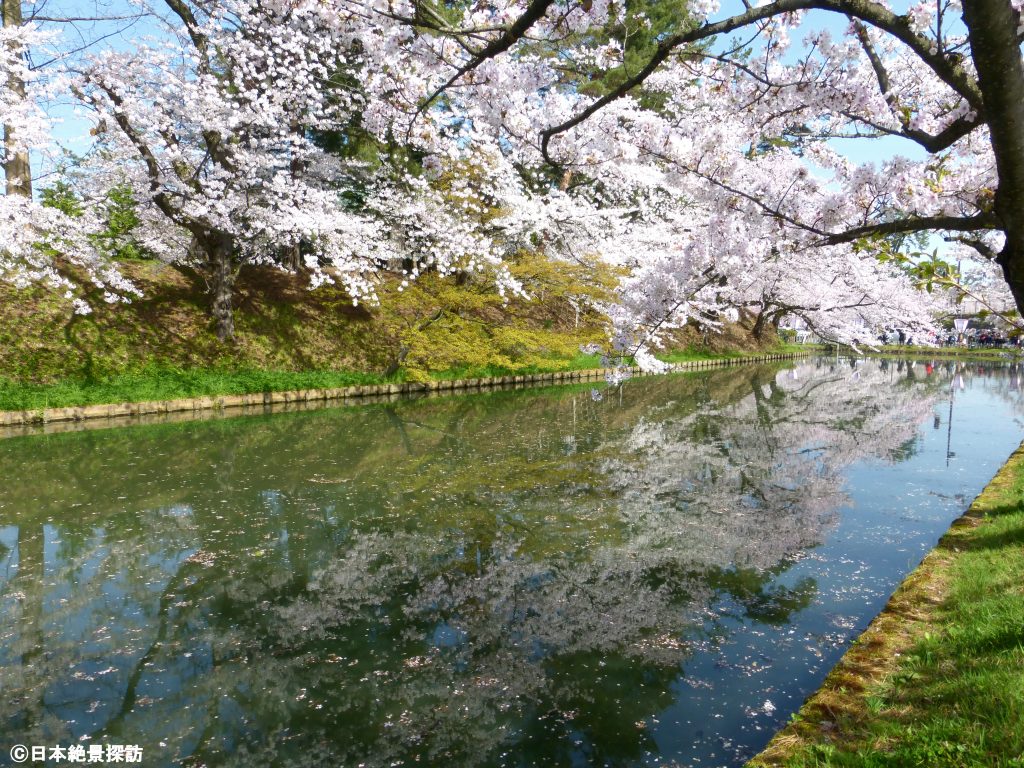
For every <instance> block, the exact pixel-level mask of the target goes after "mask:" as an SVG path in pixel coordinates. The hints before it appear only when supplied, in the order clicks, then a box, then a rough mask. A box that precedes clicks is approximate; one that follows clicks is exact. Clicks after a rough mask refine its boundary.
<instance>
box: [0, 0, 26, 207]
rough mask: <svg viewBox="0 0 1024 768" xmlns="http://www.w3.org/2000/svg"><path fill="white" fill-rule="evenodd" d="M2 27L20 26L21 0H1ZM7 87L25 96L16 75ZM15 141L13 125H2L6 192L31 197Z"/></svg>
mask: <svg viewBox="0 0 1024 768" xmlns="http://www.w3.org/2000/svg"><path fill="white" fill-rule="evenodd" d="M3 18H4V27H20V26H21V24H22V18H21V0H3ZM7 87H8V89H9V90H10V91H11V93H12V95H14V97H15V98H16V99H24V98H25V83H24V82H23V81H22V80H21V79H20V78H18V77H13V76H12V77H10V78H8V80H7ZM16 143H17V136H16V135H15V130H14V126H11V125H5V126H4V147H5V148H7V152H8V160H7V162H6V163H4V175H5V176H6V178H7V194H8V195H23V196H25V197H32V169H31V166H29V162H28V152H25V151H20V152H11V148H12V147H14V146H15V144H16Z"/></svg>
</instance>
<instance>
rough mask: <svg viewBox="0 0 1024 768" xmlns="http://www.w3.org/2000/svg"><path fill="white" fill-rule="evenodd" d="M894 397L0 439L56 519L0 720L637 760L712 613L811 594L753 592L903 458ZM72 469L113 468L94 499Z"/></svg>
mask: <svg viewBox="0 0 1024 768" xmlns="http://www.w3.org/2000/svg"><path fill="white" fill-rule="evenodd" d="M888 376H889V374H887V373H885V372H883V371H881V370H880V369H878V368H876V367H873V366H872V365H864V366H861V367H859V368H856V369H852V368H849V367H845V368H837V369H835V370H830V369H829V368H822V369H816V368H815V367H814V366H813V365H805V366H800V367H798V368H796V369H794V371H792V372H786V371H783V372H781V373H778V374H776V373H775V372H774V371H773V370H772V369H766V368H756V367H751V368H745V369H742V370H740V371H722V372H717V373H716V374H714V375H712V376H708V377H691V378H668V377H666V378H659V379H642V380H637V381H631V382H628V383H627V384H626V385H625V388H624V389H623V390H622V392H621V397H620V396H618V395H617V396H615V397H606V398H604V399H603V400H602V401H600V402H595V401H593V400H591V399H590V397H589V396H588V395H587V394H586V393H583V392H580V391H573V390H562V391H559V392H557V393H551V394H548V395H545V396H537V397H531V396H526V397H524V396H522V395H517V396H505V395H498V396H495V397H493V398H453V399H448V400H437V401H426V402H420V403H400V404H396V405H394V406H388V407H382V408H361V409H354V410H351V411H334V412H321V413H307V414H296V415H294V416H287V417H283V418H275V419H269V420H261V421H258V422H256V423H251V422H238V423H235V424H232V423H230V422H222V423H220V424H214V425H185V426H181V427H177V428H173V429H167V428H161V429H156V430H138V431H134V432H133V431H110V432H107V433H99V432H97V433H93V434H90V435H64V436H59V438H57V439H48V440H47V441H36V442H35V443H32V442H31V441H22V443H21V444H20V446H19V447H18V449H17V450H14V449H10V450H8V445H10V443H8V444H7V445H4V444H0V471H3V472H4V474H5V476H8V477H11V478H12V481H11V483H10V484H9V485H8V487H7V488H6V489H5V491H4V494H5V498H4V499H3V500H0V501H2V502H3V503H4V506H3V507H2V509H3V510H4V511H5V514H6V511H7V510H12V509H15V510H19V511H18V512H17V514H15V515H14V518H13V523H14V524H16V525H18V528H19V533H20V531H21V530H22V529H25V530H29V531H31V530H41V529H42V526H43V525H44V521H45V520H46V519H47V516H52V519H59V520H60V521H61V522H60V523H59V524H56V523H49V525H50V530H52V533H51V534H50V535H51V540H52V541H54V542H56V541H58V540H59V541H60V542H61V543H60V544H58V545H56V548H55V549H53V552H52V554H50V555H49V556H48V557H49V560H48V562H47V563H46V567H47V570H46V574H47V575H46V577H45V578H39V577H38V576H36V577H34V578H33V579H26V580H27V581H32V582H33V583H32V584H29V585H27V586H29V587H30V590H26V589H25V588H23V587H18V586H17V584H14V583H12V582H6V583H4V582H0V599H2V600H4V601H5V603H4V606H5V608H6V606H7V604H8V603H9V602H10V601H11V600H12V599H13V598H12V596H11V595H12V590H14V589H22V591H24V592H25V594H26V595H27V596H29V600H28V602H26V606H28V605H30V604H31V605H34V606H35V610H36V611H37V612H38V613H39V616H40V618H39V622H38V624H37V626H39V627H40V628H41V630H40V632H39V633H38V636H37V639H36V640H35V641H32V642H35V643H36V645H37V647H38V648H39V650H40V652H39V653H37V656H36V658H45V662H39V663H36V664H35V666H33V667H32V669H29V668H28V665H27V664H26V663H25V662H23V661H22V660H21V658H20V657H19V653H20V652H21V651H20V650H19V649H21V648H22V647H23V645H24V644H25V642H27V641H30V640H31V638H30V637H29V635H28V634H27V632H28V630H27V627H28V624H27V623H25V622H22V621H21V617H22V615H23V614H21V613H19V612H18V611H12V612H9V613H8V612H5V613H4V615H3V617H2V618H0V638H2V643H0V653H2V654H3V660H4V664H3V665H2V671H0V676H2V677H0V683H2V684H3V686H4V690H5V691H11V692H13V695H12V696H8V697H5V700H4V702H3V703H2V704H0V724H3V725H4V726H9V727H5V731H9V732H14V733H19V734H21V733H23V734H29V735H33V736H39V737H40V738H42V737H43V736H48V737H49V740H50V741H55V740H68V739H71V738H78V736H80V735H82V734H83V733H88V734H91V735H92V736H93V738H94V739H101V740H102V739H105V740H107V741H110V742H116V743H142V744H144V745H145V746H146V748H147V749H148V750H149V751H148V753H147V754H148V755H152V756H154V759H158V760H162V761H167V762H174V761H180V760H185V759H186V758H190V757H191V759H193V760H197V761H200V762H225V761H227V758H226V757H225V755H227V754H229V753H230V754H234V755H235V758H234V760H235V762H236V763H237V764H239V765H242V764H266V763H269V762H276V763H278V764H283V765H287V764H290V763H292V764H302V765H310V764H314V765H315V764H319V763H323V764H331V765H336V764H339V763H341V764H350V763H351V764H357V763H360V762H363V763H366V764H368V765H376V764H379V765H384V764H391V763H394V762H396V761H397V762H406V763H408V762H412V761H414V760H416V759H417V758H418V759H419V760H420V761H421V762H427V763H440V762H442V761H452V762H457V763H466V764H473V763H478V762H499V763H500V762H502V758H501V757H500V756H501V755H502V753H503V751H504V752H508V751H512V753H513V754H514V755H516V759H517V760H518V759H520V758H523V759H522V761H523V762H529V760H528V759H526V758H524V757H523V756H524V755H525V756H528V755H536V759H538V760H540V759H541V758H542V756H543V757H544V758H545V759H547V760H548V761H550V760H552V759H554V760H556V761H557V760H558V759H562V760H563V761H565V762H569V761H570V760H571V759H583V760H587V761H589V762H592V763H603V762H605V761H611V762H616V761H622V760H631V759H636V758H637V757H638V756H640V755H641V754H642V753H643V750H644V749H647V748H651V747H652V742H651V741H650V738H651V737H650V736H649V735H648V734H647V732H646V731H645V730H644V729H643V728H640V727H637V723H638V722H641V721H643V720H644V719H645V718H647V717H650V716H651V715H652V713H655V712H657V711H659V710H660V709H662V708H664V707H665V706H667V704H668V703H669V702H670V701H671V700H672V698H673V695H674V694H673V692H672V685H673V681H675V680H676V679H677V677H678V674H679V665H680V663H681V662H682V661H684V660H685V659H686V658H687V657H688V656H689V654H691V653H692V652H693V649H694V647H695V643H699V642H700V641H702V640H703V639H705V638H706V633H707V632H708V631H714V630H713V628H711V629H709V625H708V624H707V618H708V606H709V605H711V603H712V602H713V601H714V600H715V599H716V597H717V596H719V595H723V594H728V595H729V596H731V597H733V598H735V600H737V601H738V602H739V603H741V604H742V605H744V606H745V607H746V609H747V611H748V613H747V615H748V616H749V617H750V618H751V619H752V620H754V621H766V622H777V621H785V620H786V617H787V615H788V614H789V613H791V612H792V611H794V610H798V609H800V608H801V607H802V606H803V605H806V602H807V600H809V599H810V598H811V597H812V596H813V590H814V585H813V583H811V584H804V585H802V586H801V587H800V588H799V589H790V590H786V589H782V588H780V587H777V586H775V585H773V578H772V576H773V573H776V572H779V571H781V570H784V569H785V568H786V567H787V564H788V563H789V562H790V561H791V559H792V558H793V557H794V556H796V555H797V554H798V553H799V551H800V549H801V548H803V547H806V546H810V545H813V544H815V543H817V542H818V541H820V539H821V535H822V531H823V530H824V526H825V525H827V522H828V520H829V516H830V514H831V512H832V510H834V509H835V508H836V506H837V505H838V504H839V503H841V501H842V480H841V474H840V472H841V470H842V469H843V468H844V467H845V466H847V465H849V464H850V463H852V462H854V461H858V460H861V459H864V458H868V457H882V458H886V457H899V456H900V455H902V454H901V453H900V449H901V447H903V446H905V444H906V443H907V441H908V440H909V439H910V438H911V437H912V435H913V431H914V428H915V425H916V423H917V420H918V419H919V416H921V415H922V414H924V413H926V412H928V411H929V410H930V408H931V405H930V403H931V401H932V395H931V389H930V388H928V387H927V386H924V385H921V384H913V383H907V384H902V383H897V384H896V385H890V383H889V378H888ZM939 390H940V391H941V387H940V388H939ZM12 442H13V441H12ZM299 447H301V450H300V448H299ZM60 459H62V460H63V461H64V464H65V466H67V467H68V470H69V471H68V472H66V473H63V474H62V475H61V476H60V477H58V478H54V484H53V487H52V488H49V489H48V490H47V491H45V492H43V491H41V490H40V487H41V486H40V483H39V478H40V477H45V476H47V475H46V474H45V473H47V472H48V469H49V468H50V467H52V466H53V465H54V462H55V461H57V460H60ZM96 462H100V463H102V464H105V465H106V466H107V467H115V468H118V469H117V470H116V471H115V472H113V473H112V474H111V473H109V470H108V474H109V479H106V480H104V481H103V482H102V483H99V484H98V483H97V481H96V477H97V476H98V474H99V472H100V471H101V470H103V469H104V468H103V467H101V466H99V465H97V464H96ZM15 466H17V467H18V468H19V469H18V471H17V472H15V471H14V469H13V467H15ZM118 472H120V473H121V474H118ZM118 497H124V498H123V499H118ZM71 504H74V505H79V506H76V507H74V509H75V511H76V513H77V514H76V517H75V518H74V520H69V519H68V517H67V515H66V514H64V515H60V512H61V510H66V509H67V508H68V505H71ZM21 510H24V511H21ZM58 515H60V516H59V517H58ZM5 521H6V520H5ZM7 530H11V529H7ZM5 541H6V540H5ZM18 548H19V547H18V543H17V542H16V541H14V540H13V539H12V542H11V545H10V547H9V550H10V551H9V553H8V555H7V557H8V558H14V557H15V556H16V555H15V553H16V552H17V550H18ZM0 566H2V563H0ZM2 572H3V571H2V570H0V573H2ZM19 610H22V609H19ZM25 610H27V608H26V609H25ZM83 639H84V641H83ZM29 701H31V702H33V707H35V709H34V710H33V712H34V713H35V714H34V715H33V722H32V723H28V722H26V721H25V719H24V713H25V712H26V711H27V709H28V708H27V705H26V704H25V702H29ZM12 702H13V703H12ZM19 702H21V703H19ZM90 709H91V710H92V711H91V712H89V710H90ZM72 713H74V714H72ZM73 719H74V720H76V721H77V722H76V724H72V723H71V720H73ZM161 743H162V744H163V746H161ZM552 756H554V757H552Z"/></svg>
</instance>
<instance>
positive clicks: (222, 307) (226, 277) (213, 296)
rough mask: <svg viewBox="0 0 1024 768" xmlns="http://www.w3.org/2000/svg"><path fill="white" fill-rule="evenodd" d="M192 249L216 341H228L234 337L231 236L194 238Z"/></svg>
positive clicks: (233, 264) (232, 245)
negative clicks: (207, 298)
mask: <svg viewBox="0 0 1024 768" xmlns="http://www.w3.org/2000/svg"><path fill="white" fill-rule="evenodd" d="M191 250H192V251H193V255H194V256H195V257H196V258H197V260H198V261H199V263H200V264H201V265H202V266H201V270H202V272H203V277H204V278H205V279H206V283H207V285H208V287H209V291H210V315H211V316H212V317H213V322H214V327H215V329H216V331H217V338H218V339H220V340H221V341H227V340H229V339H233V338H234V337H235V317H234V310H233V304H234V297H235V277H236V276H237V274H236V271H235V259H234V252H235V243H234V240H233V238H232V237H231V236H230V235H226V234H219V233H217V234H202V235H198V234H197V235H194V236H193V238H192V246H191Z"/></svg>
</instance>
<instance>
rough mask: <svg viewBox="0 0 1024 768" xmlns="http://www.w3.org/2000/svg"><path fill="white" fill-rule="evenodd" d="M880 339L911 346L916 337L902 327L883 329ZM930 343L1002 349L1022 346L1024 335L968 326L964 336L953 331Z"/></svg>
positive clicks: (886, 342)
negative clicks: (1009, 334) (1011, 334)
mask: <svg viewBox="0 0 1024 768" xmlns="http://www.w3.org/2000/svg"><path fill="white" fill-rule="evenodd" d="M878 340H879V341H881V342H882V343H883V344H899V345H900V346H910V345H912V344H913V343H914V338H913V336H911V335H910V334H908V333H906V332H905V331H904V330H903V329H902V328H896V329H893V330H886V331H883V332H882V333H880V334H879V335H878ZM927 342H928V343H929V344H938V345H941V346H944V347H956V346H965V347H971V348H977V347H986V348H990V349H1000V348H1007V347H1014V348H1017V349H1020V348H1021V345H1022V342H1024V336H1019V335H1018V336H1015V337H1010V336H1008V335H1007V334H1005V333H1002V332H1000V331H995V330H989V329H985V328H968V329H967V330H966V331H965V332H964V333H963V335H962V336H960V335H958V334H957V333H955V332H953V331H951V332H949V333H948V334H946V335H945V336H933V337H931V338H929V339H928V340H927Z"/></svg>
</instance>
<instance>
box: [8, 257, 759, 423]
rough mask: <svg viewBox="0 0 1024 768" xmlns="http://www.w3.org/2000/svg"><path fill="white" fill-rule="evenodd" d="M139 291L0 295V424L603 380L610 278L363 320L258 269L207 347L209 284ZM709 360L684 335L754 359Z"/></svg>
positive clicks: (544, 270)
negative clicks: (162, 406) (362, 390)
mask: <svg viewBox="0 0 1024 768" xmlns="http://www.w3.org/2000/svg"><path fill="white" fill-rule="evenodd" d="M122 267H123V269H124V270H125V271H126V272H127V273H128V275H129V277H131V279H132V281H133V282H134V283H135V284H136V285H137V286H139V288H140V289H141V290H142V292H143V296H142V297H141V298H138V299H135V300H133V301H132V303H131V304H127V305H114V306H110V305H107V304H105V303H104V301H103V299H102V297H92V308H93V312H92V313H91V314H88V315H72V314H70V312H69V307H68V305H67V303H66V302H63V301H62V300H60V299H58V298H57V297H55V296H54V295H53V294H52V292H47V291H46V290H44V289H41V288H27V289H22V290H18V289H15V288H13V287H12V286H10V285H7V284H0V410H39V409H44V408H60V407H68V406H81V405H96V404H104V403H122V402H139V401H150V400H171V399H179V398H190V397H202V396H215V395H241V394H252V393H259V392H274V391H288V390H297V389H320V388H333V387H343V386H350V385H365V384H379V383H384V382H391V381H427V380H431V379H459V378H483V377H491V376H505V375H518V374H531V373H551V372H558V371H568V370H579V369H587V368H597V367H600V362H599V357H598V356H596V355H586V354H582V353H581V352H580V349H581V348H583V347H586V346H587V345H590V344H595V343H596V344H598V345H603V343H604V342H606V340H607V338H608V328H607V321H606V318H604V317H602V316H600V315H599V314H597V313H596V312H595V311H594V310H592V309H586V308H585V307H587V306H592V303H593V302H597V301H600V300H601V299H603V298H606V297H607V296H606V291H607V290H608V287H609V286H610V285H612V284H613V282H614V280H613V275H611V274H603V273H602V272H601V271H600V270H598V269H597V268H596V267H591V268H586V267H585V266H583V265H567V264H561V263H558V264H556V263H554V262H551V261H548V260H545V259H543V258H540V257H538V256H536V255H534V254H528V253H527V254H520V255H519V256H517V257H516V258H515V259H513V260H511V261H510V269H511V270H512V272H513V274H515V275H516V277H517V278H518V279H519V280H520V281H521V282H522V283H523V285H524V287H525V288H526V290H527V292H528V294H529V296H530V298H523V297H513V298H511V299H510V300H507V301H506V300H504V299H503V298H502V297H501V296H500V295H499V294H498V292H497V291H495V290H494V286H493V285H490V284H489V283H488V282H487V281H486V279H481V280H478V281H477V280H471V281H462V282H460V281H457V280H454V279H451V278H448V279H445V278H441V277H439V276H437V275H435V274H425V275H423V276H421V277H420V278H419V279H418V280H416V281H415V282H414V283H412V284H411V285H408V286H401V285H400V281H399V280H397V279H390V278H387V279H382V280H381V282H380V284H379V285H378V286H377V295H378V297H379V303H378V304H375V305H372V306H364V305H360V306H354V305H353V303H352V299H351V297H349V296H348V294H346V293H345V291H344V290H343V289H341V288H340V287H338V286H332V285H325V286H322V287H320V288H318V289H317V290H315V291H310V290H309V288H308V278H306V277H303V276H301V275H292V274H287V273H283V272H280V271H278V270H273V269H269V268H267V269H261V268H252V269H249V270H246V271H245V272H243V274H242V275H240V276H239V280H238V287H237V295H236V302H235V306H234V317H235V327H236V335H235V338H234V339H233V340H232V341H230V342H229V343H222V342H220V341H219V340H218V339H217V338H216V336H215V335H214V333H213V332H212V327H211V322H210V317H209V312H208V308H207V304H208V299H209V297H208V296H207V293H206V286H205V284H204V283H203V282H202V281H201V280H199V279H198V278H197V277H196V276H195V275H190V274H189V273H188V272H184V273H183V272H180V271H176V270H174V269H172V268H170V267H167V266H165V265H163V264H160V263H157V262H125V263H124V264H123V265H122ZM726 330H727V332H725V333H722V334H720V335H719V336H717V337H716V338H715V339H714V341H713V343H712V344H711V345H710V346H703V347H698V346H695V341H696V340H697V334H696V332H694V333H692V334H690V335H687V334H685V333H684V334H680V337H679V339H678V343H677V344H676V345H675V346H674V347H673V351H672V352H671V353H670V354H669V355H668V360H669V361H670V362H682V361H684V360H696V359H710V358H716V357H729V356H737V355H741V354H743V351H744V350H749V351H750V352H762V353H763V352H766V351H779V349H774V348H773V349H772V350H765V349H759V348H758V345H755V344H752V343H751V342H750V339H749V334H747V333H746V332H745V331H742V329H740V328H732V329H726Z"/></svg>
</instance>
